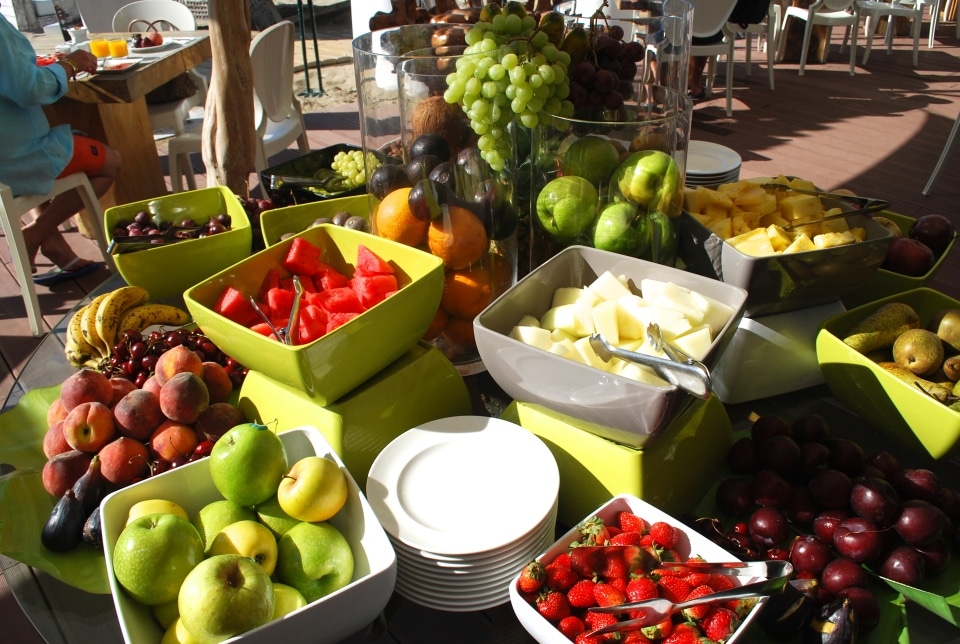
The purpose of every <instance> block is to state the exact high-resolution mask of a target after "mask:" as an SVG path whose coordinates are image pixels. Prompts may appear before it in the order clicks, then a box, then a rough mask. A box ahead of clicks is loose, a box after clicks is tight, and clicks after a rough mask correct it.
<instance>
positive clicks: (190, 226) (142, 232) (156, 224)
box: [113, 210, 232, 239]
mask: <svg viewBox="0 0 960 644" xmlns="http://www.w3.org/2000/svg"><path fill="white" fill-rule="evenodd" d="M231 223H232V221H231V217H230V215H229V214H227V213H225V212H223V213H220V214H218V215H214V216H211V217H208V218H207V220H206V221H205V222H203V223H202V224H201V223H198V222H197V221H196V220H194V219H192V218H189V217H187V218H184V219H181V220H180V221H178V222H172V221H156V220H155V219H154V218H153V217H151V215H150V213H148V212H146V211H145V210H141V211H139V212H138V213H136V214H135V215H134V217H133V221H127V220H121V221H118V222H117V223H116V225H115V226H114V227H113V236H114V237H152V236H160V235H163V234H164V233H165V232H166V231H167V230H168V229H169V228H171V227H172V226H174V225H176V226H179V227H181V228H184V229H185V230H180V231H177V232H176V233H174V237H177V238H180V239H199V238H201V237H209V236H210V235H216V234H219V233H222V232H226V231H228V230H230V225H231Z"/></svg>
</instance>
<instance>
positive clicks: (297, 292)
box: [247, 275, 303, 345]
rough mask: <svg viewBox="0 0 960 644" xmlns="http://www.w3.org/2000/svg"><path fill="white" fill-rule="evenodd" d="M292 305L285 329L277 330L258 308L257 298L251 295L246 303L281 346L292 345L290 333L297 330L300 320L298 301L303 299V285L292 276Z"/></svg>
mask: <svg viewBox="0 0 960 644" xmlns="http://www.w3.org/2000/svg"><path fill="white" fill-rule="evenodd" d="M293 289H294V296H293V304H292V305H291V306H290V315H289V316H288V318H287V325H286V326H285V327H281V328H279V329H278V328H277V327H276V325H275V324H274V323H273V321H272V320H270V316H268V315H267V314H266V313H264V311H263V309H262V308H260V303H259V302H257V298H255V297H254V296H252V295H248V296H247V301H248V302H250V306H252V307H253V310H254V311H256V312H257V315H259V316H260V319H261V320H263V321H264V323H265V324H266V325H267V326H268V327H269V328H270V332H271V333H273V335H274V337H275V338H276V339H277V340H279V341H280V342H281V343H283V344H290V345H292V344H294V339H293V334H292V333H291V332H290V331H291V329H296V328H298V326H297V324H298V322H299V319H300V299H301V298H302V297H303V285H302V284H301V283H300V278H299V277H297V276H296V275H294V276H293Z"/></svg>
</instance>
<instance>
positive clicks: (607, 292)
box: [587, 271, 631, 301]
mask: <svg viewBox="0 0 960 644" xmlns="http://www.w3.org/2000/svg"><path fill="white" fill-rule="evenodd" d="M587 288H588V289H590V291H591V292H593V293H595V294H596V295H597V296H599V297H600V299H602V300H607V301H613V300H616V299H617V298H618V297H621V296H624V295H630V294H631V293H630V289H629V288H627V287H626V286H625V285H624V283H623V282H621V281H620V280H619V279H617V277H615V276H614V274H613V273H611V272H610V271H604V272H603V273H602V274H600V276H599V277H597V279H595V280H594V281H593V282H592V283H591V284H590V285H589V286H587Z"/></svg>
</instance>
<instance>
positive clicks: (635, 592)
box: [627, 577, 660, 602]
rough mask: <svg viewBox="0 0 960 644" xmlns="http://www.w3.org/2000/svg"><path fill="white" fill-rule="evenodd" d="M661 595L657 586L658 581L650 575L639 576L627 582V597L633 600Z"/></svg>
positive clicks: (643, 599)
mask: <svg viewBox="0 0 960 644" xmlns="http://www.w3.org/2000/svg"><path fill="white" fill-rule="evenodd" d="M659 596H660V589H659V588H657V582H655V581H654V580H652V579H650V578H649V577H637V578H635V579H631V580H630V583H628V584H627V599H629V600H630V601H631V602H642V601H645V600H647V599H656V598H657V597H659Z"/></svg>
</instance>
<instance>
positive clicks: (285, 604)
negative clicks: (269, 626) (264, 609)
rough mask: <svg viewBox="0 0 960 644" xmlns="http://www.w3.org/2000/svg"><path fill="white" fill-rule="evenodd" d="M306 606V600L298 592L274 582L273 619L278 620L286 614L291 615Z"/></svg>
mask: <svg viewBox="0 0 960 644" xmlns="http://www.w3.org/2000/svg"><path fill="white" fill-rule="evenodd" d="M306 605H307V599H306V597H304V596H303V594H302V593H301V592H300V591H299V590H297V589H296V588H294V587H293V586H288V585H286V584H281V583H278V582H274V584H273V619H280V618H281V617H283V616H284V615H286V614H287V613H292V612H293V611H295V610H298V609H300V608H303V607H304V606H306Z"/></svg>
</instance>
